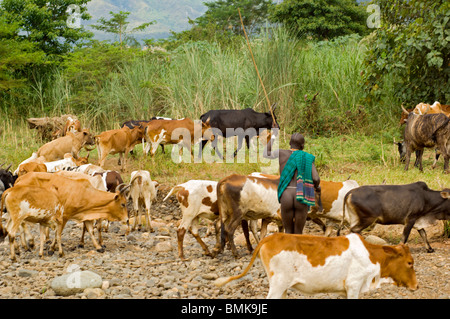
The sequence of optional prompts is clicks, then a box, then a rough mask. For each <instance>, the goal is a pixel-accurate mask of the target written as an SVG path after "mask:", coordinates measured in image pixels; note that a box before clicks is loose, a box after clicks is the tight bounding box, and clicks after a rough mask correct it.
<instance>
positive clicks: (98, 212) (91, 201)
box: [0, 173, 128, 260]
mask: <svg viewBox="0 0 450 319" xmlns="http://www.w3.org/2000/svg"><path fill="white" fill-rule="evenodd" d="M126 191H127V188H124V189H122V191H121V192H120V193H109V192H104V191H100V190H97V189H95V188H94V187H93V186H92V185H91V184H90V183H89V182H88V181H86V180H72V179H69V178H65V177H62V176H58V175H56V174H50V173H28V174H26V175H24V176H22V177H20V179H19V180H18V181H17V185H15V186H14V187H13V188H11V189H9V190H7V191H6V192H5V193H3V196H2V206H1V211H3V207H4V206H5V207H6V210H7V211H8V213H9V220H8V222H7V224H6V231H7V234H8V235H9V241H10V249H11V259H12V260H15V259H16V257H15V250H14V240H15V235H16V233H17V231H18V229H19V226H20V225H21V224H22V223H23V222H24V221H28V222H32V223H39V224H40V225H41V247H40V251H39V255H40V256H42V255H43V246H44V242H43V241H44V239H45V236H44V230H45V229H43V228H45V227H51V228H56V237H55V241H54V243H53V244H52V249H53V248H54V246H55V244H56V242H58V250H59V255H60V256H61V257H62V256H63V255H64V253H63V250H62V245H61V233H62V230H63V229H64V226H65V224H66V223H67V221H68V220H76V221H78V222H84V221H93V220H96V219H100V218H103V219H108V220H111V221H115V220H118V221H121V220H128V214H127V210H126V197H125V194H124V193H125V192H126ZM1 211H0V214H1ZM0 217H1V216H0ZM89 225H90V226H92V222H91V223H90V224H89ZM86 226H88V225H86ZM88 230H89V234H90V235H91V238H92V241H93V242H94V245H96V248H97V250H99V251H101V250H102V247H101V246H99V245H98V243H97V242H96V240H95V238H94V236H93V232H92V227H91V228H90V229H89V228H88ZM2 233H3V234H5V232H3V228H2Z"/></svg>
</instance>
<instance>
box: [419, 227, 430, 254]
mask: <svg viewBox="0 0 450 319" xmlns="http://www.w3.org/2000/svg"><path fill="white" fill-rule="evenodd" d="M418 231H419V234H420V237H422V239H423V242H424V243H425V246H427V253H432V252H434V249H433V248H431V245H430V243H429V242H428V238H427V232H426V231H425V229H423V228H422V229H419V230H418Z"/></svg>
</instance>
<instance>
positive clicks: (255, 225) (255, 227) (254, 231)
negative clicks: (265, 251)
mask: <svg viewBox="0 0 450 319" xmlns="http://www.w3.org/2000/svg"><path fill="white" fill-rule="evenodd" d="M261 223H262V221H261ZM249 224H250V230H251V231H252V234H253V237H254V238H255V240H256V243H259V241H260V240H261V239H260V237H259V235H258V220H256V219H252V220H250V221H249Z"/></svg>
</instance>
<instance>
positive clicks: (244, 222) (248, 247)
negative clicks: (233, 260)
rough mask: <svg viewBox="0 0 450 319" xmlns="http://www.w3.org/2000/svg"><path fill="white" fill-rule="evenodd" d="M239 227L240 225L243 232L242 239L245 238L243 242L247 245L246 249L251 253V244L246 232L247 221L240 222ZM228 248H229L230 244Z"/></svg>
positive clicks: (248, 234)
mask: <svg viewBox="0 0 450 319" xmlns="http://www.w3.org/2000/svg"><path fill="white" fill-rule="evenodd" d="M241 225H242V231H243V233H244V237H245V242H246V243H247V249H248V251H249V252H250V253H251V252H252V251H253V247H252V243H251V242H250V233H249V231H248V221H247V220H245V219H243V220H241ZM230 246H231V243H230ZM232 251H233V250H232ZM236 253H237V252H236ZM233 255H234V252H233Z"/></svg>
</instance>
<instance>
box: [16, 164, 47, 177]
mask: <svg viewBox="0 0 450 319" xmlns="http://www.w3.org/2000/svg"><path fill="white" fill-rule="evenodd" d="M29 172H47V166H45V164H42V163H36V162H29V163H25V164H22V165H20V166H19V171H18V176H22V175H25V174H26V173H29Z"/></svg>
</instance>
